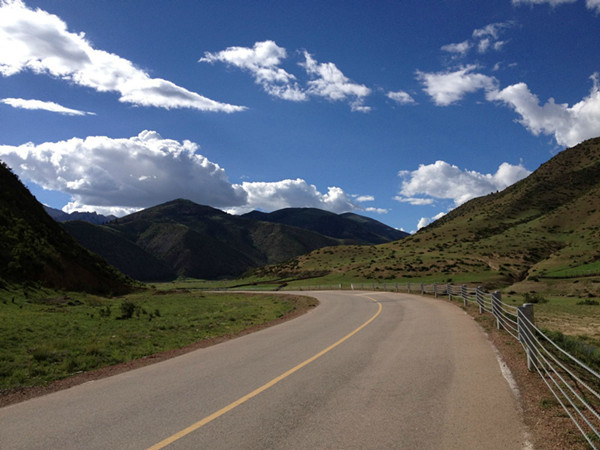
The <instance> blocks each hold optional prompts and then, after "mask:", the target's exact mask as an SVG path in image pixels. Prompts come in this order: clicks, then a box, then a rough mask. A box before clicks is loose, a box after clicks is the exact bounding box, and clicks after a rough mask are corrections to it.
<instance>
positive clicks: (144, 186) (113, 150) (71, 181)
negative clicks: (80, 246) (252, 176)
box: [0, 131, 247, 213]
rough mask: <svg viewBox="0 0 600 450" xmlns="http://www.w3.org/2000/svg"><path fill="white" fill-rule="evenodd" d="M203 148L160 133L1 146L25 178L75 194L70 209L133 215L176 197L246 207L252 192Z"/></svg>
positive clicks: (0, 154)
mask: <svg viewBox="0 0 600 450" xmlns="http://www.w3.org/2000/svg"><path fill="white" fill-rule="evenodd" d="M197 151H198V145H197V144H195V143H193V142H190V141H187V140H186V141H183V142H178V141H176V140H172V139H163V138H162V137H161V136H160V135H159V134H158V133H156V132H155V131H143V132H141V133H140V134H139V135H137V136H134V137H131V138H125V139H113V138H109V137H106V136H91V137H87V138H85V139H79V138H72V139H69V140H67V141H61V142H47V143H43V144H40V145H34V144H32V143H27V144H24V145H20V146H10V145H0V158H1V159H2V160H4V161H5V162H6V163H7V164H8V165H9V166H10V167H12V168H13V170H14V171H15V172H16V173H18V174H19V176H21V177H22V178H24V179H27V180H31V181H33V182H34V183H36V184H38V185H40V186H41V187H43V188H45V189H49V190H54V191H61V192H64V193H67V194H70V195H71V197H72V199H73V201H72V202H71V204H70V206H69V209H70V210H75V209H78V210H95V211H97V212H111V213H113V212H115V211H116V212H119V211H133V210H136V209H140V208H145V207H149V206H153V205H156V204H159V203H162V202H166V201H169V200H173V199H174V198H187V199H190V200H192V201H195V202H197V203H201V204H209V205H213V206H217V207H226V206H236V205H243V204H244V203H245V202H246V198H247V197H246V193H245V192H244V191H243V190H241V189H240V188H239V187H236V186H233V185H231V184H230V183H229V181H228V179H227V176H226V174H225V171H224V170H223V169H222V168H221V167H219V165H217V164H215V163H212V162H210V161H209V160H208V159H206V158H205V157H204V156H202V155H199V154H197Z"/></svg>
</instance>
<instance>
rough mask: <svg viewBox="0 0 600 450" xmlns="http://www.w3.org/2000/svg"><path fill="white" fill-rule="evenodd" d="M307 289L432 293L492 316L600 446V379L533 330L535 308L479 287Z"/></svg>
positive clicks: (381, 285)
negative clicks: (508, 301)
mask: <svg viewBox="0 0 600 450" xmlns="http://www.w3.org/2000/svg"><path fill="white" fill-rule="evenodd" d="M303 289H310V290H314V289H317V290H322V289H352V290H354V289H360V290H364V289H371V290H385V291H394V292H400V291H405V292H407V293H409V294H411V293H412V294H421V295H426V294H432V295H433V296H435V297H441V296H445V297H448V299H449V300H456V299H458V300H459V301H462V302H463V305H464V306H465V307H466V306H468V305H469V304H472V305H475V306H477V307H478V308H479V313H480V314H485V313H489V314H492V316H493V317H494V319H495V322H496V327H497V328H498V329H500V330H504V331H506V332H507V333H508V334H509V335H510V336H512V337H513V338H514V339H515V340H517V341H518V342H519V343H520V344H521V345H522V346H523V349H524V350H525V352H526V354H527V367H528V369H529V370H530V371H532V372H537V373H538V374H539V375H540V377H541V378H542V380H543V381H544V383H545V384H546V386H547V387H548V389H549V390H550V392H551V393H552V395H553V396H554V397H555V398H556V400H557V401H558V403H559V404H560V405H561V406H562V408H563V409H564V410H565V412H566V414H567V415H568V416H569V417H570V418H571V420H572V421H573V422H574V424H575V425H576V427H577V428H578V430H579V431H580V432H581V434H582V436H583V437H584V439H585V440H586V441H587V443H588V444H589V445H590V446H591V447H592V448H594V449H598V447H597V444H598V443H599V442H600V413H599V411H600V394H599V389H598V387H599V386H600V374H598V372H596V371H595V370H593V369H592V368H590V367H589V366H588V365H586V364H584V363H583V362H581V361H580V360H578V359H577V358H575V357H574V356H572V355H571V354H569V353H568V352H566V351H565V350H564V349H562V348H561V347H560V346H558V345H557V344H556V343H555V342H554V341H553V340H552V339H550V338H549V337H548V336H547V335H546V334H545V333H544V332H542V331H541V330H540V329H539V328H537V327H536V326H535V320H534V311H533V304H531V303H526V304H524V305H523V306H518V307H517V306H513V305H508V304H506V303H503V302H502V296H501V294H500V292H498V291H496V292H493V293H488V292H485V291H484V290H483V289H482V288H481V287H477V288H468V287H467V286H465V285H463V286H456V285H451V284H437V283H433V284H427V285H426V284H423V283H420V284H411V283H407V284H400V283H375V282H373V283H352V284H350V285H349V286H343V285H342V284H338V285H335V286H311V287H307V286H304V287H303Z"/></svg>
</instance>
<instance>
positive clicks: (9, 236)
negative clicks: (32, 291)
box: [0, 163, 134, 294]
mask: <svg viewBox="0 0 600 450" xmlns="http://www.w3.org/2000/svg"><path fill="white" fill-rule="evenodd" d="M6 283H17V284H29V283H39V284H41V285H42V286H45V287H49V288H56V289H64V290H73V291H85V292H94V293H101V294H110V293H113V294H121V293H125V292H128V291H130V290H131V289H132V288H133V286H134V284H133V281H132V280H131V279H129V278H127V277H125V276H123V275H122V274H120V273H119V272H118V271H117V270H115V269H114V268H113V267H111V266H109V265H108V264H106V262H105V261H104V260H102V259H101V258H99V257H98V256H97V255H94V254H92V253H90V252H89V251H88V250H86V249H84V248H83V247H82V246H80V245H79V244H78V243H77V242H76V241H75V240H74V239H73V238H72V237H71V236H70V235H69V234H68V233H67V232H66V231H65V230H63V229H62V228H61V227H60V225H59V224H58V223H56V222H55V221H54V220H53V219H52V218H51V217H50V216H49V215H48V214H46V212H45V211H44V207H43V206H42V205H41V204H40V203H38V201H37V200H36V199H35V197H34V196H33V195H31V193H30V192H29V191H28V190H27V188H25V186H23V184H22V183H21V182H20V181H19V178H18V177H17V176H16V175H15V174H13V173H12V172H11V170H10V169H9V168H8V167H7V166H6V165H5V164H4V163H0V287H5V286H6Z"/></svg>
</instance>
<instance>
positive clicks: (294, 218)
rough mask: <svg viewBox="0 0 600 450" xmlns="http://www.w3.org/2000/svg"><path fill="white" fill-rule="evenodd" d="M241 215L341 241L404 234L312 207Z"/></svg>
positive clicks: (363, 241) (359, 241)
mask: <svg viewBox="0 0 600 450" xmlns="http://www.w3.org/2000/svg"><path fill="white" fill-rule="evenodd" d="M242 217H246V218H250V219H255V220H262V221H265V222H273V223H282V224H285V225H291V226H294V227H298V228H304V229H306V230H312V231H316V232H317V233H320V234H322V235H324V236H329V237H332V238H335V239H340V240H342V242H343V243H345V244H382V243H384V242H389V241H395V240H398V239H402V238H405V237H406V236H408V233H405V232H403V231H399V230H396V229H394V228H392V227H389V226H387V225H384V224H383V223H381V222H378V221H376V220H374V219H370V218H368V217H363V216H359V215H357V214H352V213H345V214H341V215H338V214H334V213H332V212H329V211H323V210H321V209H316V208H285V209H280V210H278V211H274V212H272V213H263V212H260V211H252V212H250V213H247V214H244V215H243V216H242Z"/></svg>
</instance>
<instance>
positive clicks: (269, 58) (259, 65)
mask: <svg viewBox="0 0 600 450" xmlns="http://www.w3.org/2000/svg"><path fill="white" fill-rule="evenodd" d="M286 57H287V52H286V50H285V48H283V47H279V46H278V45H277V44H276V43H275V42H273V41H269V40H267V41H263V42H256V43H255V44H254V46H253V47H252V48H248V47H229V48H227V49H225V50H222V51H220V52H215V53H211V52H205V53H204V57H203V58H200V59H199V60H198V62H206V63H211V64H212V63H215V62H222V63H225V64H228V65H231V66H234V67H238V68H240V69H242V70H247V71H248V72H250V73H251V74H252V75H253V77H254V80H255V81H256V83H257V84H259V85H261V86H262V87H263V89H264V90H265V91H266V92H267V93H269V94H270V95H273V96H275V97H279V98H282V99H284V100H292V101H303V100H306V99H307V96H306V94H305V93H304V92H303V91H302V89H300V87H299V86H298V83H297V82H296V81H295V80H296V77H295V76H294V75H292V74H291V73H288V72H286V71H285V70H284V69H282V68H281V67H279V65H280V64H281V61H282V60H283V59H285V58H286Z"/></svg>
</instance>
